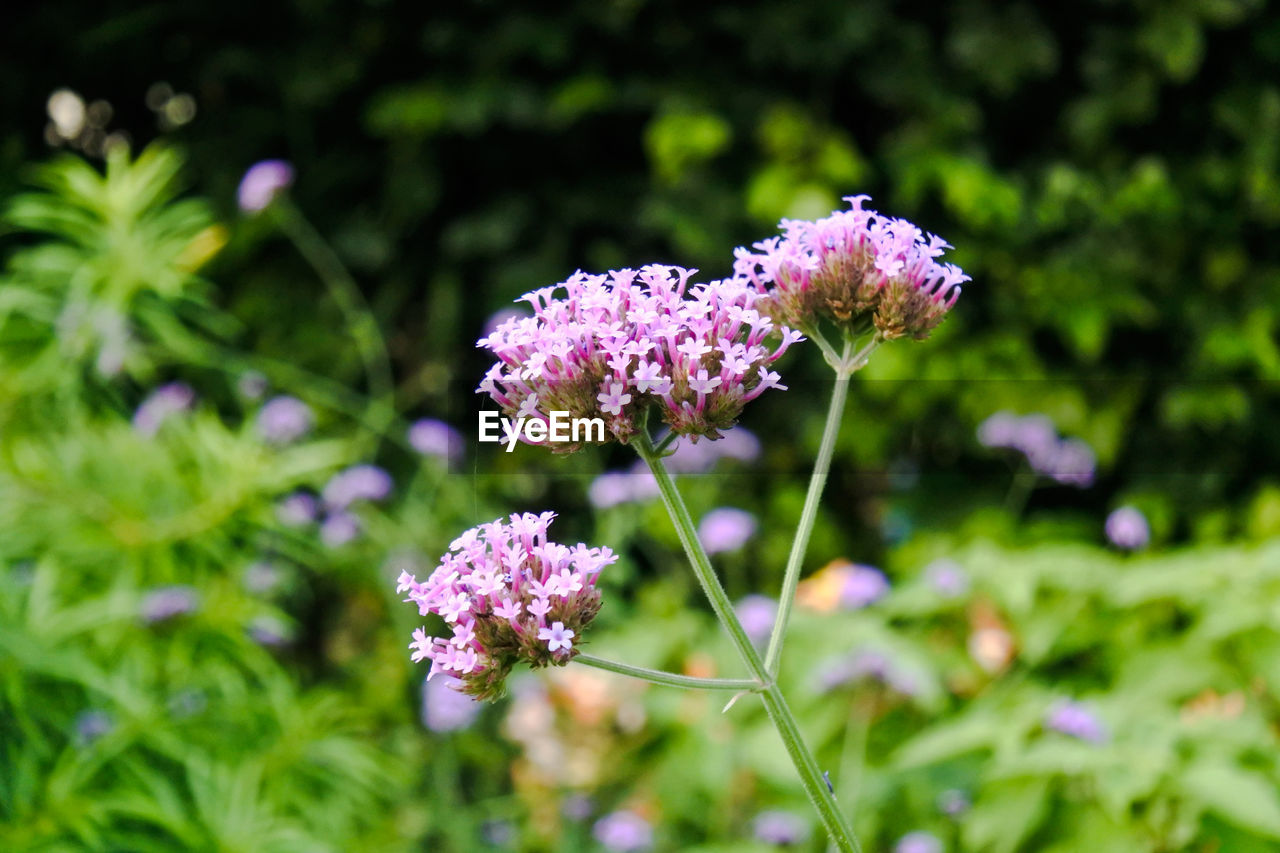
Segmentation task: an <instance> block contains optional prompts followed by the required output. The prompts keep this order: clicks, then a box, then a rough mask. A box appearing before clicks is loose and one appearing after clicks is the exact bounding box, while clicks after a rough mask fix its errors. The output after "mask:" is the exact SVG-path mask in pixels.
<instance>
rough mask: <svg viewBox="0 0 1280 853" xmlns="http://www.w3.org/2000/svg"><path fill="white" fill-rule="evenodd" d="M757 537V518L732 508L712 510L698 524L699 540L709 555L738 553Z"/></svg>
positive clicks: (724, 507)
mask: <svg viewBox="0 0 1280 853" xmlns="http://www.w3.org/2000/svg"><path fill="white" fill-rule="evenodd" d="M755 535H756V517H755V516H754V515H752V514H751V513H749V512H747V511H746V510H745V509H735V508H734V507H730V506H722V507H717V508H716V509H713V510H711V511H710V512H708V513H707V514H706V515H704V516H703V517H702V521H701V522H699V524H698V539H699V541H701V542H702V547H703V548H705V549H706V552H707V553H708V554H721V553H725V552H727V551H736V550H738V549H739V548H741V547H742V546H743V545H745V544H747V542H748V541H749V540H750V539H751V537H752V536H755Z"/></svg>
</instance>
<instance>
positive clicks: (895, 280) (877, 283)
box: [734, 195, 969, 340]
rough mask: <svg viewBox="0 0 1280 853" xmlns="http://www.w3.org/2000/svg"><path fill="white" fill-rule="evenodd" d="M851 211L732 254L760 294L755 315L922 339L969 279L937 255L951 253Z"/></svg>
mask: <svg viewBox="0 0 1280 853" xmlns="http://www.w3.org/2000/svg"><path fill="white" fill-rule="evenodd" d="M868 199H869V197H868V196H865V195H859V196H848V197H846V199H845V200H846V201H848V202H849V203H850V205H851V206H852V209H850V210H841V211H836V212H834V213H832V214H831V215H830V216H828V217H826V218H825V219H819V220H817V221H816V222H809V221H798V220H791V219H784V220H782V222H781V224H780V227H781V228H782V229H783V236H781V237H772V238H770V239H768V240H764V241H761V242H759V243H756V244H755V245H754V246H753V247H752V248H754V249H755V251H752V250H751V249H746V248H739V249H737V250H736V251H735V252H734V255H735V258H736V261H735V263H734V273H735V275H736V276H738V277H739V278H741V279H742V280H744V281H747V282H749V283H750V284H751V285H752V286H753V287H755V288H756V289H757V290H758V291H759V292H761V293H763V294H767V295H768V300H767V302H765V303H764V304H763V305H762V306H761V310H762V311H764V312H765V313H768V314H770V316H773V317H775V318H777V319H778V320H779V321H781V322H783V323H786V324H787V325H790V326H795V327H796V328H800V329H811V328H813V327H814V326H815V325H816V324H817V323H818V321H819V320H824V319H825V320H829V321H831V322H832V323H835V324H836V325H838V326H840V327H841V328H843V329H845V330H846V331H848V332H851V333H854V334H857V333H860V332H862V331H864V330H866V329H869V328H871V327H873V326H874V327H875V329H876V331H877V332H879V334H880V336H881V337H882V338H884V339H885V340H891V339H894V338H902V337H912V338H915V339H917V340H920V339H923V338H926V337H928V335H929V332H930V331H931V330H932V329H933V328H934V327H935V326H937V325H938V324H939V323H941V322H942V320H943V318H944V317H945V316H946V314H947V312H948V311H950V310H951V307H952V306H953V305H955V303H956V299H958V298H959V296H960V284H961V283H962V282H965V281H969V276H967V275H965V274H964V273H963V272H961V270H960V268H959V267H957V266H955V265H954V264H947V263H938V262H937V261H936V259H937V258H939V257H941V256H942V254H943V252H944V251H945V250H947V249H949V248H951V247H950V246H949V245H948V244H947V243H946V241H944V240H942V239H940V238H938V237H935V236H933V235H932V234H925V233H924V232H923V231H921V230H920V229H919V228H917V227H916V226H915V225H912V224H911V223H910V222H908V221H906V220H905V219H894V218H891V217H886V216H881V215H880V214H879V213H877V212H876V211H874V210H869V209H865V208H864V207H863V203H864V202H866V201H867V200H868Z"/></svg>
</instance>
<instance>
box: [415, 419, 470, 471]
mask: <svg viewBox="0 0 1280 853" xmlns="http://www.w3.org/2000/svg"><path fill="white" fill-rule="evenodd" d="M408 437H409V446H410V447H412V448H413V449H414V450H416V451H418V452H419V453H421V454H422V455H423V456H434V457H436V458H437V459H441V460H443V461H445V462H448V461H450V460H452V459H457V458H458V457H459V456H461V455H462V435H461V434H460V433H459V432H458V431H457V430H456V429H454V428H453V427H451V426H449V425H448V424H447V423H445V422H444V421H438V420H436V419H435V418H422V419H421V420H417V421H414V422H413V424H412V425H411V426H410V427H409V436H408Z"/></svg>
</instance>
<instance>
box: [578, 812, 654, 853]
mask: <svg viewBox="0 0 1280 853" xmlns="http://www.w3.org/2000/svg"><path fill="white" fill-rule="evenodd" d="M591 832H592V835H594V836H595V837H596V841H599V842H600V843H601V844H603V845H604V846H605V847H606V848H607V849H609V850H613V851H617V853H628V851H632V850H648V849H649V848H650V847H652V846H653V827H652V826H650V825H649V821H647V820H645V819H644V818H642V817H640V815H638V814H636V813H635V812H631V811H617V812H611V813H609V814H607V815H605V816H604V817H602V818H600V820H598V821H596V825H595V827H594V828H593V829H592V831H591Z"/></svg>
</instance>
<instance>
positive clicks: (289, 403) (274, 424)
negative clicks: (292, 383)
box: [257, 396, 315, 444]
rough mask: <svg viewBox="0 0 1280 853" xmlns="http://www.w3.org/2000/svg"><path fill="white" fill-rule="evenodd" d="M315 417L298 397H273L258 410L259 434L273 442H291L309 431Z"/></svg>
mask: <svg viewBox="0 0 1280 853" xmlns="http://www.w3.org/2000/svg"><path fill="white" fill-rule="evenodd" d="M314 421H315V418H314V417H313V416H312V414H311V407H310V406H308V405H307V404H306V403H304V402H302V401H301V400H299V399H298V398H297V397H289V396H281V397H272V398H271V399H270V400H268V401H267V402H266V404H265V405H263V407H262V408H261V409H260V410H259V411H258V419H257V428H258V434H259V435H261V436H262V438H263V439H264V440H266V441H267V442H270V443H271V444H289V443H290V442H293V441H297V440H298V439H300V438H302V437H303V436H304V435H306V434H307V433H308V432H310V431H311V426H312V424H313V423H314Z"/></svg>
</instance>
